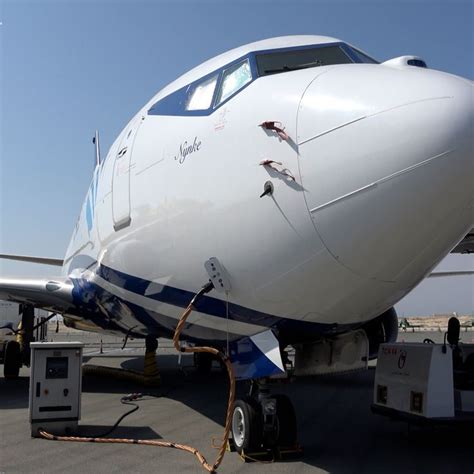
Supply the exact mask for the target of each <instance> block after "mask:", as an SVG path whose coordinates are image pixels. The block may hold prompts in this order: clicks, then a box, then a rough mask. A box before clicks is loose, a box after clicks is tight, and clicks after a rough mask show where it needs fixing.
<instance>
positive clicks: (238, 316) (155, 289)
mask: <svg viewBox="0 0 474 474" xmlns="http://www.w3.org/2000/svg"><path fill="white" fill-rule="evenodd" d="M86 263H87V268H88V269H90V270H91V271H93V272H95V273H96V274H97V276H99V277H101V278H103V279H104V280H106V281H107V282H109V283H111V284H113V285H114V286H117V287H118V288H123V289H125V290H128V291H130V292H132V293H135V294H137V295H140V296H144V297H146V298H150V299H152V300H155V301H160V302H162V303H167V304H170V305H173V306H177V307H180V308H186V307H187V306H188V304H189V302H190V301H191V299H192V298H193V297H194V295H195V293H194V292H192V291H187V290H183V289H180V288H175V287H172V286H169V285H163V284H160V283H155V282H151V281H149V280H146V279H144V278H139V277H136V276H133V275H129V274H127V273H124V272H121V271H119V270H114V269H112V268H110V267H108V266H106V265H103V264H99V265H97V267H96V268H95V269H94V268H93V265H94V264H97V262H96V261H95V260H93V259H92V258H90V257H88V256H85V255H79V256H77V257H75V258H74V259H73V260H72V261H71V264H70V267H69V272H71V271H72V270H73V269H74V268H85V265H84V264H86ZM99 288H100V287H98V286H97V285H90V282H89V285H84V284H81V283H80V282H79V281H78V285H77V291H76V294H75V297H76V301H77V302H78V303H79V304H80V300H83V298H84V296H85V297H86V299H87V301H88V305H90V304H94V303H95V302H94V299H95V296H96V297H97V298H98V299H99V300H100V298H99V293H100V294H101V295H103V293H101V291H102V292H103V291H104V290H103V289H102V288H100V290H101V291H99ZM82 292H84V294H81V293H82ZM95 292H96V293H95ZM94 293H95V296H92V295H93V294H94ZM86 295H87V296H86ZM108 295H109V296H108V297H109V298H110V297H114V298H117V297H115V296H114V295H111V294H110V293H108ZM121 301H122V303H125V304H126V305H127V306H129V307H130V308H132V306H135V310H137V308H139V307H138V306H136V305H132V304H131V303H129V302H126V301H125V300H123V299H121ZM97 302H99V303H100V301H97ZM140 308H141V307H140ZM195 308H196V310H197V311H199V312H201V313H205V314H208V315H210V316H215V317H218V318H224V319H226V318H227V309H226V302H225V301H222V300H220V299H217V298H214V297H212V296H207V295H206V296H203V297H202V298H201V299H200V300H199V301H198V302H197V303H196V305H195ZM91 309H92V308H89V310H91ZM141 310H143V311H144V312H145V313H147V310H145V309H144V308H141ZM132 311H133V310H132ZM153 314H154V315H156V317H157V318H159V319H160V320H164V319H163V318H167V319H169V320H170V321H168V323H172V322H174V324H176V320H175V319H173V318H169V317H168V316H165V315H162V314H159V313H153ZM142 315H143V313H142ZM137 316H138V314H137ZM110 317H111V318H114V314H113V312H111V314H110ZM228 317H229V319H231V320H234V321H239V322H243V323H250V324H254V325H259V326H263V327H266V328H272V329H276V330H277V331H278V332H279V333H280V334H281V335H283V334H284V335H285V337H287V338H289V339H291V340H294V339H298V338H302V339H314V338H315V337H317V336H320V335H330V334H337V333H341V332H346V331H348V330H350V329H352V328H354V327H356V325H352V324H351V325H346V324H345V325H341V324H339V325H338V324H325V323H316V322H308V321H299V320H295V319H290V318H285V317H281V316H275V315H271V314H267V313H263V312H261V311H257V310H254V309H251V308H246V307H244V306H241V305H238V304H235V303H229V308H228ZM137 319H138V318H137ZM151 319H152V321H150V315H149V314H148V317H144V319H143V320H142V321H140V322H141V323H142V324H144V325H146V326H150V325H151V327H150V329H151V328H152V327H153V326H154V325H155V324H158V323H157V322H156V318H153V317H151ZM166 326H168V327H169V328H171V327H173V326H172V325H171V326H170V325H169V324H166ZM203 329H205V328H203ZM209 331H214V330H212V329H210V330H209Z"/></svg>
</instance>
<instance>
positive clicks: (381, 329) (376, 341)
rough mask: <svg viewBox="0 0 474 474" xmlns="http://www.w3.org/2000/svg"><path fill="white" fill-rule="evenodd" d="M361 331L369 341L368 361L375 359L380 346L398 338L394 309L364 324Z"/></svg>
mask: <svg viewBox="0 0 474 474" xmlns="http://www.w3.org/2000/svg"><path fill="white" fill-rule="evenodd" d="M362 329H363V330H364V331H365V333H366V334H367V338H368V340H369V359H376V358H377V354H378V352H379V347H380V344H383V343H384V342H396V340H397V337H398V318H397V313H396V311H395V308H390V309H388V310H387V311H385V313H383V314H381V315H380V316H378V317H377V318H375V319H373V320H372V321H370V322H369V323H367V324H365V325H364V326H363V327H362Z"/></svg>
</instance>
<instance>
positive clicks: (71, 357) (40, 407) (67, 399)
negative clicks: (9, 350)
mask: <svg viewBox="0 0 474 474" xmlns="http://www.w3.org/2000/svg"><path fill="white" fill-rule="evenodd" d="M30 347H31V375H30V423H31V436H33V437H34V436H38V430H39V429H40V428H41V429H43V430H45V431H47V432H50V433H52V434H58V435H61V434H69V433H71V432H74V431H76V429H77V425H78V421H79V419H80V417H81V390H82V349H83V347H84V344H83V343H81V342H33V343H31V344H30Z"/></svg>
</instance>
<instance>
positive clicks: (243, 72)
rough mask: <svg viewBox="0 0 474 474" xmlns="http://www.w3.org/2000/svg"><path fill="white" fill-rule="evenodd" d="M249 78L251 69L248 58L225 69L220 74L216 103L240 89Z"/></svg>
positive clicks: (250, 78)
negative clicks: (220, 79)
mask: <svg viewBox="0 0 474 474" xmlns="http://www.w3.org/2000/svg"><path fill="white" fill-rule="evenodd" d="M251 80H252V71H251V69H250V63H249V60H248V59H246V60H245V61H242V62H240V63H237V64H235V65H233V66H231V67H229V68H228V69H225V70H224V72H223V75H222V81H221V87H220V90H219V93H218V96H217V100H216V105H219V104H220V103H221V102H224V101H225V100H226V99H228V98H229V97H230V96H231V95H233V94H235V93H236V92H237V91H239V90H240V89H242V87H244V86H245V84H248V83H249V82H250V81H251Z"/></svg>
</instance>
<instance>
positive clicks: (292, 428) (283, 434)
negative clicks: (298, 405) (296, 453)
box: [271, 394, 298, 447]
mask: <svg viewBox="0 0 474 474" xmlns="http://www.w3.org/2000/svg"><path fill="white" fill-rule="evenodd" d="M271 398H275V399H276V401H277V406H276V416H277V431H278V433H277V442H276V444H277V446H283V447H292V446H294V445H295V444H296V441H297V439H298V438H297V436H298V429H297V424H296V414H295V409H294V408H293V403H291V400H290V399H289V398H288V397H287V396H286V395H282V394H277V395H274V396H272V397H271Z"/></svg>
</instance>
